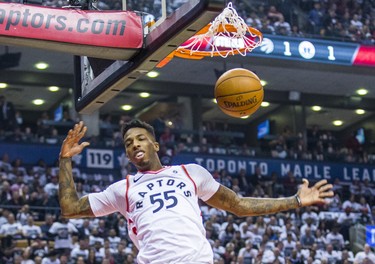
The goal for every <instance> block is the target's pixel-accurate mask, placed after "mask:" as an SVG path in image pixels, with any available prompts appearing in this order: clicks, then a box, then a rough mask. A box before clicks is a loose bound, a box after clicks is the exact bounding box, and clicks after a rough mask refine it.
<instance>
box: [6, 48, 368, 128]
mask: <svg viewBox="0 0 375 264" xmlns="http://www.w3.org/2000/svg"><path fill="white" fill-rule="evenodd" d="M2 49H3V50H4V53H6V52H10V53H15V52H21V59H20V62H19V65H18V66H16V67H12V68H7V69H2V70H0V82H6V83H8V87H7V88H5V89H0V94H4V95H5V96H6V97H7V99H8V100H10V101H12V102H13V103H14V104H15V106H16V108H17V109H19V110H22V111H53V109H55V108H56V107H57V106H58V105H59V103H60V102H61V101H63V100H73V84H74V75H73V56H72V55H70V54H66V53H59V52H50V51H46V50H39V49H31V48H24V47H9V49H8V50H6V47H0V54H1V50H2ZM40 61H43V62H47V63H49V65H50V67H49V68H47V69H46V70H43V71H40V70H37V69H35V68H34V66H33V65H34V64H35V63H37V62H40ZM237 67H241V68H246V69H249V70H252V71H254V72H256V73H257V74H258V76H259V77H260V78H261V79H263V80H265V81H267V85H266V86H265V87H264V89H265V100H266V101H269V102H270V103H271V105H270V107H268V108H261V109H259V110H258V111H257V112H256V113H255V114H254V115H253V116H252V117H251V118H249V119H235V118H231V117H229V116H226V115H225V114H223V113H222V112H221V111H220V110H219V109H218V107H217V106H216V105H215V104H214V103H213V102H212V100H211V99H212V98H213V89H214V85H215V82H216V79H217V77H218V76H217V73H218V72H224V71H225V70H229V69H232V68H237ZM157 71H158V72H159V73H160V75H159V76H158V77H157V78H154V79H150V78H148V77H147V76H144V77H141V78H140V79H139V80H138V81H136V82H135V83H134V84H133V85H131V86H130V87H129V88H126V89H125V90H124V91H123V92H121V94H119V95H118V96H116V97H115V98H114V99H112V100H111V101H110V102H109V103H107V104H105V105H104V106H103V107H102V108H101V109H100V113H102V114H105V113H117V114H119V113H121V112H122V111H123V110H121V108H120V107H121V105H123V104H130V105H133V106H134V108H133V109H134V110H133V111H132V112H131V114H132V115H136V114H137V112H140V111H142V113H143V114H144V109H145V108H147V107H150V106H151V105H155V104H157V103H158V102H160V103H162V102H169V101H173V100H171V98H175V97H177V96H200V97H202V99H203V107H202V109H203V111H204V112H203V113H202V116H203V119H204V120H215V121H218V120H222V121H225V122H228V123H243V124H246V123H248V122H250V121H251V119H254V118H257V117H260V116H262V115H263V114H265V113H267V112H270V111H273V110H275V109H277V107H278V106H279V105H280V104H283V105H285V104H300V103H302V104H304V105H306V106H309V107H310V106H312V105H321V106H322V107H323V111H321V112H320V113H315V112H313V111H311V110H310V109H309V108H308V110H307V119H306V122H307V125H312V124H317V123H319V124H322V126H323V128H324V126H326V127H325V128H326V129H336V130H337V129H343V128H345V127H346V126H349V125H351V124H353V123H355V122H358V121H360V120H363V119H366V118H373V117H374V113H375V75H374V74H373V73H374V72H375V71H374V69H373V68H366V67H344V66H331V65H322V64H314V63H301V62H293V61H286V60H275V59H264V58H258V57H252V56H248V57H242V56H239V55H238V56H234V57H231V58H227V59H223V58H205V59H203V60H200V61H195V60H184V59H179V58H175V59H173V60H172V61H171V62H170V63H169V64H167V65H166V66H165V67H163V68H161V69H157ZM51 85H56V86H59V87H61V88H62V89H60V90H59V91H58V92H54V93H52V92H50V91H48V89H47V88H48V86H51ZM358 88H366V89H367V90H368V91H369V93H368V94H367V95H366V96H364V97H359V96H358V95H356V90H357V89H358ZM290 91H294V92H298V93H300V94H301V98H300V100H298V101H293V100H291V98H290V97H289V95H290ZM139 92H150V93H151V97H149V98H147V99H143V98H140V97H139V96H138V93H139ZM36 98H41V99H44V100H45V101H46V103H45V104H44V105H42V106H35V105H33V104H32V102H31V101H32V100H33V99H36ZM357 108H363V109H365V110H366V113H365V114H363V115H360V116H359V115H357V114H355V113H354V110H355V109H357ZM151 109H153V110H152V111H151V112H153V113H155V106H153V108H151ZM333 119H342V120H343V121H344V125H343V126H342V127H340V128H334V127H333V126H332V125H331V123H332V120H333Z"/></svg>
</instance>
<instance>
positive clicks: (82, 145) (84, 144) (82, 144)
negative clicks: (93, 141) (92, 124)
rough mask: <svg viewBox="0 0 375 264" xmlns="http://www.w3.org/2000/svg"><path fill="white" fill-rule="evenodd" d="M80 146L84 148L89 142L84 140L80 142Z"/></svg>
mask: <svg viewBox="0 0 375 264" xmlns="http://www.w3.org/2000/svg"><path fill="white" fill-rule="evenodd" d="M80 146H81V147H82V148H85V147H87V146H90V143H89V142H87V141H85V142H82V143H81V145H80Z"/></svg>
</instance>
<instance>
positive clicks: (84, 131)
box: [78, 126, 87, 139]
mask: <svg viewBox="0 0 375 264" xmlns="http://www.w3.org/2000/svg"><path fill="white" fill-rule="evenodd" d="M86 131H87V126H84V127H83V128H82V129H81V130H80V132H79V134H78V137H79V138H80V139H81V138H83V136H84V135H85V134H86Z"/></svg>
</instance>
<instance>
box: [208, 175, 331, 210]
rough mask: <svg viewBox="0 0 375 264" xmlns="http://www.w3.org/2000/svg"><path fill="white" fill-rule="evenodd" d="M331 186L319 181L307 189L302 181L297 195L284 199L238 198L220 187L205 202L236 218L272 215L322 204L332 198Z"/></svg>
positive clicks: (304, 181) (307, 184)
mask: <svg viewBox="0 0 375 264" xmlns="http://www.w3.org/2000/svg"><path fill="white" fill-rule="evenodd" d="M332 187H333V186H332V184H328V183H327V180H321V181H319V182H317V183H316V184H315V185H314V186H312V187H309V182H308V180H306V179H303V184H302V185H301V187H300V189H299V190H298V192H297V194H296V195H294V196H291V197H285V198H253V197H239V196H238V195H237V194H236V193H235V192H234V191H232V190H231V189H229V188H227V187H225V186H223V185H220V187H219V189H218V191H217V192H216V193H215V194H214V195H213V196H212V197H211V198H210V199H208V200H207V201H206V203H207V204H209V205H210V206H213V207H216V208H220V209H223V210H226V211H228V212H231V213H233V214H235V215H237V216H241V217H244V216H257V215H266V214H273V213H277V212H281V211H286V210H290V209H296V208H298V207H301V206H309V205H312V204H319V203H320V204H323V203H325V200H324V199H325V198H328V197H332V196H333V191H332V190H331V189H332Z"/></svg>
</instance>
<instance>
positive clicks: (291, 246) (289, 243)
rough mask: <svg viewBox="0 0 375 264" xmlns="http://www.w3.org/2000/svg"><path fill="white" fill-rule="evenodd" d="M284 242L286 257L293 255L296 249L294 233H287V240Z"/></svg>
mask: <svg viewBox="0 0 375 264" xmlns="http://www.w3.org/2000/svg"><path fill="white" fill-rule="evenodd" d="M283 244H284V252H283V253H284V255H285V257H291V256H292V253H293V251H294V250H295V249H296V242H295V241H293V236H292V233H291V232H289V233H288V234H287V237H286V240H284V241H283Z"/></svg>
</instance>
